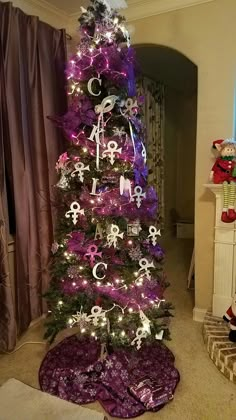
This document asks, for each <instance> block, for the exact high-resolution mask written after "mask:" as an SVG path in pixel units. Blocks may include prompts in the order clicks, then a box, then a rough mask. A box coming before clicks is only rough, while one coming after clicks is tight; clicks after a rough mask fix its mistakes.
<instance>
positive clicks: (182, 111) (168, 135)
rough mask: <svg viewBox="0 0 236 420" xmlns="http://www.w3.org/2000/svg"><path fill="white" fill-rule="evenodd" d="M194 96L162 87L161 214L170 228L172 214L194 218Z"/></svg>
mask: <svg viewBox="0 0 236 420" xmlns="http://www.w3.org/2000/svg"><path fill="white" fill-rule="evenodd" d="M196 98H197V97H196V93H193V94H191V95H186V94H184V92H180V91H179V90H176V89H173V88H172V87H170V86H166V88H165V207H166V209H165V211H166V214H165V216H166V229H168V230H172V231H173V221H176V218H178V220H189V221H191V222H192V223H193V221H194V199H195V197H194V195H195V159H196V115H197V114H196V112H197V110H196ZM183 162H184V164H183ZM174 219H175V220H174Z"/></svg>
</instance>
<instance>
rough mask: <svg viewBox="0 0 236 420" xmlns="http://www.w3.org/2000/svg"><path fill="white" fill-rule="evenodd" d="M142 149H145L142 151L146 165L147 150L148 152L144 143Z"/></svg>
mask: <svg viewBox="0 0 236 420" xmlns="http://www.w3.org/2000/svg"><path fill="white" fill-rule="evenodd" d="M142 148H143V150H142V157H143V159H144V162H145V163H146V162H147V150H146V147H145V146H144V144H143V143H142Z"/></svg>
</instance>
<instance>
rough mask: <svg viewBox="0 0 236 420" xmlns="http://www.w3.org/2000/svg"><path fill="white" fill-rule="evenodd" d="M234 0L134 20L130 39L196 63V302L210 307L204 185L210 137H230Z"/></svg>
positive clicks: (209, 225) (209, 232)
mask: <svg viewBox="0 0 236 420" xmlns="http://www.w3.org/2000/svg"><path fill="white" fill-rule="evenodd" d="M235 16H236V2H235V0H215V1H214V2H211V3H205V4H202V5H199V6H194V7H189V8H185V9H181V10H178V11H173V12H170V13H165V14H162V15H157V16H153V17H150V18H145V19H142V20H139V21H135V22H133V24H134V25H135V33H134V36H133V42H134V43H137V44H143V43H148V44H150V43H152V44H153V43H156V44H160V45H165V46H168V47H171V48H174V49H176V50H178V51H180V52H181V53H183V54H185V55H186V56H187V57H188V58H189V59H190V60H192V61H193V62H194V63H195V64H196V65H197V66H198V123H197V156H196V193H195V194H196V195H195V198H196V204H195V264H196V267H195V270H196V271H195V283H196V291H195V305H196V307H197V308H209V307H210V306H211V304H212V286H213V220H214V200H213V196H212V195H211V193H210V192H209V191H206V189H205V188H204V186H203V184H204V183H206V182H207V181H208V174H209V170H210V169H211V164H212V160H211V153H210V147H211V141H212V140H213V139H216V138H219V137H229V136H232V134H233V133H232V127H233V102H234V86H235V80H236V50H235V44H236V25H235Z"/></svg>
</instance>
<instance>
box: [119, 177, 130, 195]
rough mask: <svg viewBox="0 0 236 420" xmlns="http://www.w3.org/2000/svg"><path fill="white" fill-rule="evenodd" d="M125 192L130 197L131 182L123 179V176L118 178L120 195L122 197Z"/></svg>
mask: <svg viewBox="0 0 236 420" xmlns="http://www.w3.org/2000/svg"><path fill="white" fill-rule="evenodd" d="M125 192H128V193H129V196H130V197H131V195H132V190H131V182H130V180H129V179H128V178H125V177H124V176H123V175H121V177H120V195H124V193H125Z"/></svg>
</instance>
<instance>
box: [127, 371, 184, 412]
mask: <svg viewBox="0 0 236 420" xmlns="http://www.w3.org/2000/svg"><path fill="white" fill-rule="evenodd" d="M177 382H178V381H177V380H176V379H170V380H169V381H168V382H164V381H158V382H157V381H155V380H153V379H152V378H150V377H143V378H142V379H139V380H137V381H136V382H134V383H133V384H132V385H130V386H129V392H130V393H131V395H132V396H133V397H135V398H136V400H138V401H140V402H141V403H142V404H143V405H144V406H145V408H146V409H147V410H152V411H157V410H159V409H160V408H161V407H162V406H163V405H165V404H166V403H168V402H169V401H170V400H172V399H173V392H174V389H175V387H176V385H177Z"/></svg>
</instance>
